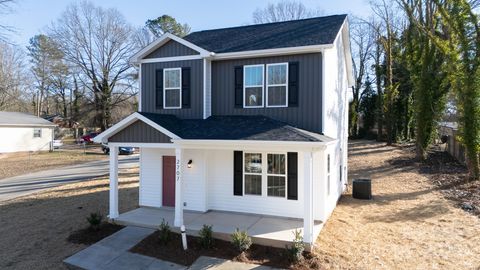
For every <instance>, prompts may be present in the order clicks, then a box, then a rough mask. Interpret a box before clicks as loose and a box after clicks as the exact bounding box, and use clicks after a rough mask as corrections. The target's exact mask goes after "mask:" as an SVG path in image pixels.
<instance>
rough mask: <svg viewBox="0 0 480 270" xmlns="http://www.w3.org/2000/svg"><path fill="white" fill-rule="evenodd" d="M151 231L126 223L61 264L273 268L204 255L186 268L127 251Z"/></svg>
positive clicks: (132, 269) (90, 268)
mask: <svg viewBox="0 0 480 270" xmlns="http://www.w3.org/2000/svg"><path fill="white" fill-rule="evenodd" d="M153 231H154V230H153V229H148V228H141V227H134V226H128V227H126V228H124V229H122V230H120V231H118V232H116V233H114V234H112V235H110V236H109V237H107V238H105V239H103V240H101V241H99V242H98V243H95V244H93V245H91V246H90V247H87V248H86V249H84V250H82V251H80V252H78V253H76V254H74V255H73V256H71V257H68V258H67V259H65V260H64V263H66V264H67V265H70V266H73V267H77V268H81V269H87V270H94V269H102V270H107V269H108V270H110V269H112V270H113V269H115V270H122V269H125V270H136V269H138V270H140V269H145V270H157V269H158V270H168V269H170V270H180V269H190V270H203V269H215V270H230V269H232V270H233V269H239V270H249V269H255V270H273V268H271V267H267V266H259V265H255V264H246V263H240V262H233V261H230V260H224V259H218V258H212V257H205V256H202V257H200V258H198V259H197V260H196V261H195V262H194V263H193V264H192V265H191V266H190V267H187V266H183V265H179V264H176V263H173V262H167V261H162V260H159V259H156V258H152V257H148V256H144V255H140V254H136V253H132V252H129V251H128V250H129V249H131V248H132V247H133V246H135V245H136V244H137V243H138V242H140V241H141V240H142V239H144V238H145V237H147V236H148V235H150V234H151V233H153Z"/></svg>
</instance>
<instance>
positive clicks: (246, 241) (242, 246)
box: [232, 228, 252, 252]
mask: <svg viewBox="0 0 480 270" xmlns="http://www.w3.org/2000/svg"><path fill="white" fill-rule="evenodd" d="M232 244H233V246H234V247H235V248H236V249H238V250H239V251H240V252H244V251H246V250H248V249H249V248H250V246H251V245H252V238H250V236H248V233H247V232H246V231H240V230H239V229H238V228H237V229H236V230H235V232H234V233H232Z"/></svg>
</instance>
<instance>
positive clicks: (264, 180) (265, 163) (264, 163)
mask: <svg viewBox="0 0 480 270" xmlns="http://www.w3.org/2000/svg"><path fill="white" fill-rule="evenodd" d="M246 154H260V155H262V173H246V172H245V155H246ZM268 154H281V155H284V156H285V174H284V175H283V174H271V173H268ZM245 174H249V175H261V176H262V182H261V186H262V192H261V195H255V194H247V193H245ZM268 176H284V177H285V196H283V197H280V196H268ZM242 181H243V196H247V197H248V196H253V197H256V198H258V197H264V198H269V199H270V198H272V199H287V197H288V155H287V152H275V151H267V152H264V151H254V150H252V151H243V162H242Z"/></svg>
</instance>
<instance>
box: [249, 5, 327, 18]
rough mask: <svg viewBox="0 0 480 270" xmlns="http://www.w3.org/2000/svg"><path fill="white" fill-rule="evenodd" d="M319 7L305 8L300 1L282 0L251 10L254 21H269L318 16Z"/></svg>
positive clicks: (321, 12)
mask: <svg viewBox="0 0 480 270" xmlns="http://www.w3.org/2000/svg"><path fill="white" fill-rule="evenodd" d="M322 14H323V11H321V10H320V9H310V8H307V7H306V6H305V5H304V4H303V3H302V2H298V1H290V0H283V1H281V2H278V3H269V4H268V5H267V6H266V7H265V8H257V9H256V10H255V11H254V12H253V22H254V23H271V22H282V21H290V20H298V19H305V18H311V17H316V16H320V15H322Z"/></svg>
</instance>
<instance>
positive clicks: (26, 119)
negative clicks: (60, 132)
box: [0, 111, 56, 127]
mask: <svg viewBox="0 0 480 270" xmlns="http://www.w3.org/2000/svg"><path fill="white" fill-rule="evenodd" d="M0 126H29V127H40V126H56V125H55V124H53V123H52V122H50V121H47V120H45V119H43V118H40V117H37V116H35V115H31V114H27V113H21V112H1V111H0Z"/></svg>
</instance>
